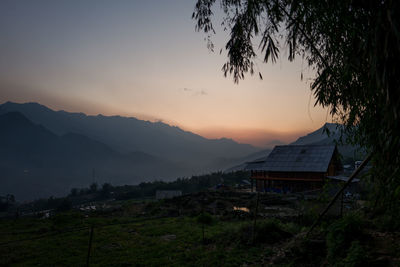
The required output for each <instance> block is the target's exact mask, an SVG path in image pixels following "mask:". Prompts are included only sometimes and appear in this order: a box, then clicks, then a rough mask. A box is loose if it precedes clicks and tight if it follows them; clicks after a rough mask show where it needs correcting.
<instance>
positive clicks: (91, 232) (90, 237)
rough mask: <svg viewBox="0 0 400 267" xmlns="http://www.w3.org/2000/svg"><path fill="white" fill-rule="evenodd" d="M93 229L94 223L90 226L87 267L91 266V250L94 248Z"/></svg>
mask: <svg viewBox="0 0 400 267" xmlns="http://www.w3.org/2000/svg"><path fill="white" fill-rule="evenodd" d="M93 229H94V227H93V225H92V226H90V236H89V247H88V252H87V257H86V266H87V267H89V259H90V250H91V249H92V241H93Z"/></svg>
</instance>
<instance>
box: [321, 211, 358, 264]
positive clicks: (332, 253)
mask: <svg viewBox="0 0 400 267" xmlns="http://www.w3.org/2000/svg"><path fill="white" fill-rule="evenodd" d="M362 227H363V224H362V219H361V217H360V216H359V215H357V214H351V213H350V214H348V215H346V216H345V217H343V218H342V219H339V220H337V221H335V222H334V223H333V224H332V225H331V226H330V227H329V228H328V233H327V236H326V245H327V250H328V260H329V261H331V262H338V260H340V259H341V258H344V257H346V255H347V254H348V253H350V249H353V251H351V252H352V254H351V255H350V256H351V257H352V256H354V255H353V254H355V253H356V243H354V241H357V240H360V239H361V238H362V236H363V232H362ZM350 256H349V257H350Z"/></svg>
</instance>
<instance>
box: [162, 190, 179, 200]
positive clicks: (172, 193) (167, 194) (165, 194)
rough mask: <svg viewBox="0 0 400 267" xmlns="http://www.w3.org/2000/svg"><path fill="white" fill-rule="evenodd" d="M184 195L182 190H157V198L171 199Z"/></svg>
mask: <svg viewBox="0 0 400 267" xmlns="http://www.w3.org/2000/svg"><path fill="white" fill-rule="evenodd" d="M179 196H182V191H181V190H157V191H156V199H169V198H174V197H179Z"/></svg>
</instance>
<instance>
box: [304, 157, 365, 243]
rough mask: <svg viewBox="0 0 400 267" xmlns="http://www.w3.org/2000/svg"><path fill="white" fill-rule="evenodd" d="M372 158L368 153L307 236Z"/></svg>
mask: <svg viewBox="0 0 400 267" xmlns="http://www.w3.org/2000/svg"><path fill="white" fill-rule="evenodd" d="M371 156H372V153H370V154H369V155H368V156H367V157H366V158H365V159H364V161H363V162H362V163H361V164H360V166H358V168H357V169H356V170H355V171H354V172H353V173H352V174H351V175H350V177H349V180H347V182H346V183H345V184H344V185H343V187H342V188H341V189H340V190H339V191H338V192H337V193H336V195H335V196H334V197H333V199H332V200H331V202H329V204H328V205H327V206H326V208H325V209H324V210H323V211H322V212H321V213H320V214H319V216H318V218H317V220H316V221H315V222H314V224H313V225H312V226H311V228H310V230H308V232H307V236H308V235H309V234H310V233H311V231H312V230H314V228H315V226H317V225H318V224H319V222H320V221H321V219H322V217H323V216H324V215H325V214H326V213H327V212H328V210H329V209H330V208H331V207H332V205H333V204H334V203H335V201H336V200H337V199H338V197H339V196H340V194H342V193H343V191H344V189H346V187H347V186H349V184H350V183H351V182H352V181H353V179H354V178H355V177H356V176H357V175H358V174H359V173H360V171H361V170H362V169H364V167H365V165H367V164H368V162H369V161H370V159H371Z"/></svg>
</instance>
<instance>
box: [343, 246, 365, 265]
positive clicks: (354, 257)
mask: <svg viewBox="0 0 400 267" xmlns="http://www.w3.org/2000/svg"><path fill="white" fill-rule="evenodd" d="M364 262H365V251H364V248H363V247H362V246H361V244H360V242H359V241H353V242H352V243H351V246H350V248H349V250H348V252H347V256H346V258H345V259H344V260H343V266H348V267H356V266H363V265H364V264H363V263H364Z"/></svg>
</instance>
